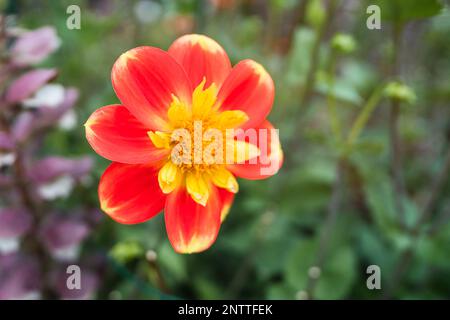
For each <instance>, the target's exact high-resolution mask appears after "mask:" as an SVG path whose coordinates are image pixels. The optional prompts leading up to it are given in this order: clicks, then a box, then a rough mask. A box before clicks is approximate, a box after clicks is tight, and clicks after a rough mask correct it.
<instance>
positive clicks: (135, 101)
mask: <svg viewBox="0 0 450 320" xmlns="http://www.w3.org/2000/svg"><path fill="white" fill-rule="evenodd" d="M111 79H112V84H113V87H114V90H115V92H116V94H117V97H118V98H119V99H120V101H121V102H122V104H123V105H124V106H125V107H126V108H127V109H128V110H129V111H130V112H131V113H132V114H133V115H134V116H135V117H136V118H137V119H139V120H140V121H141V122H142V123H143V124H144V125H146V127H147V128H148V129H153V130H156V129H163V128H164V125H165V123H166V118H167V109H168V108H169V105H170V103H171V102H172V100H173V98H172V95H175V96H176V97H177V98H178V99H179V100H180V101H181V102H183V103H186V104H188V105H189V104H190V101H191V94H192V89H191V85H190V81H189V79H188V77H187V75H186V73H185V71H184V70H183V68H182V67H181V66H180V65H179V64H178V63H177V62H176V61H175V59H173V58H172V57H171V56H170V55H169V54H168V53H167V52H165V51H163V50H161V49H158V48H154V47H138V48H134V49H131V50H129V51H127V52H125V53H124V54H122V55H121V56H120V57H119V59H117V61H116V63H115V64H114V67H113V70H112V74H111Z"/></svg>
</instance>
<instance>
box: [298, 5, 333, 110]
mask: <svg viewBox="0 0 450 320" xmlns="http://www.w3.org/2000/svg"><path fill="white" fill-rule="evenodd" d="M336 6H337V1H336V0H330V2H329V4H328V7H327V14H326V17H325V20H324V21H323V23H322V24H321V25H320V27H319V28H318V30H317V35H316V38H315V40H314V44H313V48H312V50H311V55H310V57H311V63H310V66H309V69H308V73H307V74H306V79H305V87H304V89H303V91H302V95H301V96H300V108H306V107H308V106H309V101H310V99H311V96H312V93H313V91H314V85H315V83H316V81H315V77H316V72H317V69H318V68H319V51H320V44H321V42H322V40H323V38H324V37H325V32H326V30H327V28H328V26H329V24H330V22H331V20H332V17H333V15H334V12H335V11H336Z"/></svg>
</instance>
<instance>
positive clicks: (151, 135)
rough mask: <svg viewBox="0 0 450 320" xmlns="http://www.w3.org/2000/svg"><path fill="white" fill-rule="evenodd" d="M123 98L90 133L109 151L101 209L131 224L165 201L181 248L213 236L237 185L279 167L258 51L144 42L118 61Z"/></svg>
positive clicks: (199, 246) (190, 39)
mask: <svg viewBox="0 0 450 320" xmlns="http://www.w3.org/2000/svg"><path fill="white" fill-rule="evenodd" d="M112 84H113V87H114V90H115V92H116V94H117V96H118V98H119V99H120V101H121V103H122V104H121V105H108V106H105V107H102V108H100V109H98V110H96V111H95V112H94V113H93V114H92V115H91V116H90V118H89V119H88V120H87V122H86V124H85V127H86V137H87V140H88V141H89V143H90V145H91V146H92V147H93V148H94V150H95V151H96V152H97V153H98V154H100V155H101V156H103V157H105V158H107V159H109V160H112V161H113V163H112V164H111V165H110V166H109V167H108V169H106V171H105V173H104V174H103V176H102V178H101V180H100V185H99V198H100V203H101V207H102V209H103V211H105V212H106V213H107V214H108V215H109V216H110V217H111V218H113V219H114V220H116V221H118V222H120V223H126V224H132V223H140V222H144V221H146V220H148V219H150V218H152V217H153V216H155V215H156V214H157V213H159V212H160V211H161V210H162V209H164V216H165V223H166V229H167V233H168V237H169V240H170V242H171V244H172V246H173V247H174V249H175V250H176V251H177V252H182V253H191V252H199V251H203V250H205V249H207V248H209V247H210V246H211V245H212V243H213V242H214V241H215V239H216V237H217V234H218V232H219V228H220V224H221V222H222V221H223V219H224V218H225V216H226V215H227V213H228V210H229V208H230V206H231V203H232V201H233V198H234V194H235V193H237V192H238V189H239V186H238V182H237V180H236V177H240V178H246V179H263V178H266V177H269V176H271V175H273V174H275V173H276V172H277V171H278V169H279V168H280V167H281V163H282V158H283V156H282V152H281V147H280V143H279V138H278V134H277V131H276V130H275V129H274V128H273V126H272V125H271V124H270V123H269V122H268V121H267V120H266V117H267V115H268V114H269V113H270V110H271V108H272V103H273V99H274V84H273V81H272V79H271V77H270V75H269V74H268V73H267V71H266V70H265V69H264V67H263V66H261V65H260V64H258V63H256V62H255V61H253V60H244V61H241V62H239V63H238V64H237V65H235V66H234V67H233V68H232V66H231V63H230V61H229V58H228V56H227V54H226V52H225V51H224V49H223V48H222V47H221V46H220V45H219V44H218V43H217V42H215V41H214V40H212V39H210V38H208V37H206V36H203V35H185V36H182V37H181V38H179V39H177V40H176V41H175V42H174V43H173V44H172V45H171V46H170V48H169V50H168V51H167V52H166V51H163V50H161V49H158V48H154V47H138V48H135V49H132V50H129V51H127V52H125V53H124V54H122V55H121V56H120V57H119V58H118V60H117V61H116V63H115V64H114V67H113V70H112Z"/></svg>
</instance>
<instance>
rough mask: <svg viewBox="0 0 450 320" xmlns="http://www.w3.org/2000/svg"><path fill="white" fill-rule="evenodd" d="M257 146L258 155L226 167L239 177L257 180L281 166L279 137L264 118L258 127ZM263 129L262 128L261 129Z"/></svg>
mask: <svg viewBox="0 0 450 320" xmlns="http://www.w3.org/2000/svg"><path fill="white" fill-rule="evenodd" d="M255 129H256V132H257V133H258V134H257V137H258V138H257V147H258V148H259V151H260V155H259V156H258V157H257V158H255V159H250V160H249V161H247V162H246V163H241V164H230V165H228V166H227V169H228V170H230V171H231V172H232V173H234V174H235V175H236V176H238V177H240V178H245V179H250V180H258V179H265V178H268V177H270V176H272V175H274V174H275V173H277V172H278V170H279V169H280V168H281V165H282V164H283V151H282V150H281V144H280V139H279V136H278V133H277V131H275V128H274V127H273V126H272V124H271V123H270V122H269V121H267V120H265V121H264V122H263V123H262V124H261V125H260V126H259V127H258V128H255ZM261 129H263V130H261Z"/></svg>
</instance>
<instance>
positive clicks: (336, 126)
mask: <svg viewBox="0 0 450 320" xmlns="http://www.w3.org/2000/svg"><path fill="white" fill-rule="evenodd" d="M336 63H337V53H336V51H334V50H333V51H332V53H331V57H330V70H329V77H330V80H329V83H328V85H329V87H328V92H327V105H328V114H329V116H330V123H331V131H332V132H333V135H334V137H335V138H336V140H337V141H338V142H339V143H340V142H341V137H342V129H341V123H340V120H339V116H338V114H337V110H336V97H335V96H334V92H333V89H334V83H335V71H336Z"/></svg>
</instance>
